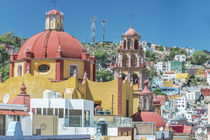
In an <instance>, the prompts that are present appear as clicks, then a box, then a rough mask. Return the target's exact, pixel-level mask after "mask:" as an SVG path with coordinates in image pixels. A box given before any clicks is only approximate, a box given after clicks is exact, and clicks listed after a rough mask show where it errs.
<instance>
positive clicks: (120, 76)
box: [118, 70, 122, 78]
mask: <svg viewBox="0 0 210 140" xmlns="http://www.w3.org/2000/svg"><path fill="white" fill-rule="evenodd" d="M118 77H119V78H122V72H121V70H120V72H119V74H118Z"/></svg>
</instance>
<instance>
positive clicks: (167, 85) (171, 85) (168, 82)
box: [163, 80, 174, 87]
mask: <svg viewBox="0 0 210 140" xmlns="http://www.w3.org/2000/svg"><path fill="white" fill-rule="evenodd" d="M173 86H174V81H168V80H163V87H173Z"/></svg>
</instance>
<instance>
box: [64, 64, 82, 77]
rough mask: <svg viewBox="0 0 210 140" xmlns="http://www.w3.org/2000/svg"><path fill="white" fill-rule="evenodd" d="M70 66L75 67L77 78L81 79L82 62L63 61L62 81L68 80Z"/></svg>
mask: <svg viewBox="0 0 210 140" xmlns="http://www.w3.org/2000/svg"><path fill="white" fill-rule="evenodd" d="M70 65H75V66H77V70H78V78H79V79H82V78H83V75H84V69H85V64H84V61H78V60H64V79H65V78H69V66H70Z"/></svg>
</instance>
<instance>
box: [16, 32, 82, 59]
mask: <svg viewBox="0 0 210 140" xmlns="http://www.w3.org/2000/svg"><path fill="white" fill-rule="evenodd" d="M26 51H29V52H31V53H32V54H33V57H32V58H56V57H57V54H58V51H59V53H61V57H63V58H76V59H81V58H82V53H83V52H85V48H84V47H83V45H82V44H81V43H80V42H79V41H78V40H77V39H76V38H74V37H73V36H71V35H69V34H68V33H66V32H62V31H56V30H45V31H44V32H41V33H38V34H36V35H34V36H32V37H31V38H29V39H28V40H26V42H25V43H24V44H23V45H22V47H21V48H20V50H19V52H18V57H17V59H23V58H26Z"/></svg>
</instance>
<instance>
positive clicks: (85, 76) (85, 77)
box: [83, 71, 87, 79]
mask: <svg viewBox="0 0 210 140" xmlns="http://www.w3.org/2000/svg"><path fill="white" fill-rule="evenodd" d="M83 79H87V72H86V71H85V73H84V76H83Z"/></svg>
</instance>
